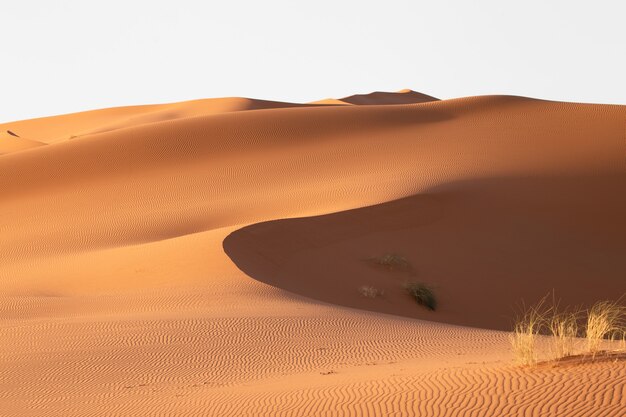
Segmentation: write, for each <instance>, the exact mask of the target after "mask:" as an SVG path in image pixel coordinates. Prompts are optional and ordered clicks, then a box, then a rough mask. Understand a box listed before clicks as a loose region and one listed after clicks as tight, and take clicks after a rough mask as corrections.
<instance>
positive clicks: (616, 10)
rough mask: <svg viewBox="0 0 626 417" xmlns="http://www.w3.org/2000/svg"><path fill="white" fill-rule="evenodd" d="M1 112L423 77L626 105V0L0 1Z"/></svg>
mask: <svg viewBox="0 0 626 417" xmlns="http://www.w3.org/2000/svg"><path fill="white" fill-rule="evenodd" d="M0 16H1V18H2V19H1V22H2V23H1V24H0V42H1V43H0V46H1V50H2V59H1V63H0V71H1V72H0V91H1V92H0V122H6V121H11V120H19V119H26V118H32V117H40V116H47V115H55V114H62V113H69V112H75V111H82V110H89V109H95V108H103V107H112V106H122V105H132V104H149V103H163V102H172V101H182V100H190V99H197V98H208V97H226V96H243V97H252V98H263V99H272V100H282V101H294V102H306V101H312V100H317V99H322V98H327V97H337V98H338V97H342V96H346V95H351V94H355V93H367V92H371V91H377V90H378V91H396V90H400V89H403V88H411V89H413V90H416V91H420V92H424V93H426V94H430V95H434V96H436V97H439V98H454V97H462V96H470V95H484V94H515V95H523V96H529V97H537V98H544V99H552V100H563V101H579V102H593V103H616V104H626V1H623V0H613V1H611V0H594V1H578V0H524V1H508V0H476V1H468V0H458V1H442V0H430V1H417V0H407V1H403V0H398V1H394V0H377V1H368V0H356V1H352V0H345V1H342V0H332V1H326V0H315V1H306V2H305V1H297V0H290V1H288V0H285V1H278V0H262V1H261V0H259V1H255V0H251V1H240V0H222V1H200V0H198V1H191V0H168V1H160V0H149V1H144V0H124V1H118V0H107V1H90V0H82V1H81V0H76V1H71V0H65V1H63V0H57V1H50V0H41V1H35V0H19V1H17V0H16V1H9V0H0Z"/></svg>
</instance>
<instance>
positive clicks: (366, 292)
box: [359, 285, 385, 298]
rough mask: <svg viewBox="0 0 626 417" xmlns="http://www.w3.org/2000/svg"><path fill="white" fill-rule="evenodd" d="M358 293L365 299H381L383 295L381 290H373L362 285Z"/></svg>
mask: <svg viewBox="0 0 626 417" xmlns="http://www.w3.org/2000/svg"><path fill="white" fill-rule="evenodd" d="M359 293H360V294H361V295H362V296H363V297H367V298H376V297H382V296H383V295H385V292H384V291H383V290H379V289H377V288H374V287H372V286H370V285H362V286H360V287H359Z"/></svg>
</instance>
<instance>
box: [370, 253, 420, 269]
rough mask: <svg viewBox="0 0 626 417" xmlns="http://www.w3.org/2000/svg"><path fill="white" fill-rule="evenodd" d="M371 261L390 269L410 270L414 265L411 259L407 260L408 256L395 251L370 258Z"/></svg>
mask: <svg viewBox="0 0 626 417" xmlns="http://www.w3.org/2000/svg"><path fill="white" fill-rule="evenodd" d="M369 261H370V262H372V263H373V264H374V265H377V266H381V267H383V268H386V269H388V270H390V271H402V272H409V271H412V270H413V267H412V266H411V264H410V263H409V261H407V260H406V258H404V257H403V256H400V255H396V254H393V253H388V254H385V255H383V256H379V257H376V258H370V259H369Z"/></svg>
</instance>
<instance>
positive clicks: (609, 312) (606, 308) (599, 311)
mask: <svg viewBox="0 0 626 417" xmlns="http://www.w3.org/2000/svg"><path fill="white" fill-rule="evenodd" d="M625 313H626V311H625V309H624V307H623V306H621V305H620V304H618V303H617V302H611V301H600V302H597V303H596V304H594V305H593V306H592V307H591V309H589V311H588V312H587V326H586V329H585V337H586V339H587V350H588V351H589V352H590V353H592V354H593V355H595V354H596V353H597V352H598V351H599V350H600V344H601V342H602V340H604V339H606V338H611V339H617V340H619V339H620V338H621V339H622V340H623V339H624V333H625V331H626V323H625V320H624V316H625Z"/></svg>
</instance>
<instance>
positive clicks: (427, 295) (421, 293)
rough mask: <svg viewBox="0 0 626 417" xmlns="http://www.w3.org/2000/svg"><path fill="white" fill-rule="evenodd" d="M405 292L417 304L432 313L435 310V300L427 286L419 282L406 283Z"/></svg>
mask: <svg viewBox="0 0 626 417" xmlns="http://www.w3.org/2000/svg"><path fill="white" fill-rule="evenodd" d="M404 288H405V289H406V291H407V292H408V293H409V294H410V295H411V296H412V297H413V298H415V301H416V302H417V304H419V305H421V306H424V307H426V308H427V309H429V310H431V311H434V310H435V309H436V308H437V299H436V298H435V294H434V292H433V290H432V288H430V287H429V286H428V285H426V284H424V283H421V282H408V283H406V284H405V285H404Z"/></svg>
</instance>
